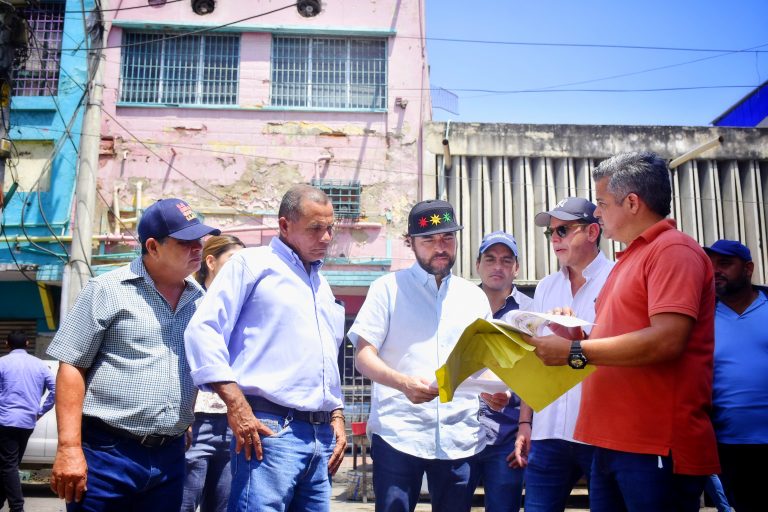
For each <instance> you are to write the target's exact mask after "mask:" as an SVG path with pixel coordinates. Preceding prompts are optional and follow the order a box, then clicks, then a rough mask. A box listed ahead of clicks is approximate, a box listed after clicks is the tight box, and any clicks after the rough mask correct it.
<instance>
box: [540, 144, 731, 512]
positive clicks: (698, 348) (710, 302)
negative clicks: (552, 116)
mask: <svg viewBox="0 0 768 512" xmlns="http://www.w3.org/2000/svg"><path fill="white" fill-rule="evenodd" d="M592 177H593V179H594V180H595V186H596V189H597V197H596V199H597V201H596V203H597V209H596V210H595V216H596V217H597V218H598V219H599V220H600V224H601V225H602V227H603V234H604V235H605V236H606V237H608V238H610V239H612V240H615V241H618V242H621V243H623V244H625V245H626V249H625V250H624V251H622V252H620V253H618V255H617V256H618V262H617V263H616V266H615V267H614V268H613V271H612V272H611V274H610V275H609V276H608V279H607V281H606V282H605V285H604V286H603V289H602V291H601V293H600V295H599V296H598V298H597V301H596V303H595V307H596V312H597V316H596V318H595V326H594V328H593V329H592V332H591V333H590V335H589V339H583V338H585V337H584V336H580V335H578V334H577V335H575V336H574V337H575V338H577V339H575V340H574V339H568V338H562V337H558V336H547V337H539V338H532V339H531V343H532V344H534V345H535V346H536V354H537V355H538V356H539V357H540V358H541V359H542V360H543V361H544V362H545V363H546V364H550V365H564V364H569V365H571V367H573V368H583V367H584V366H585V365H586V364H594V365H595V366H597V367H598V368H597V370H596V371H595V373H594V374H592V375H591V376H590V377H589V378H588V379H586V380H585V381H584V384H583V388H582V389H583V396H582V400H581V409H580V411H579V419H578V422H577V424H576V432H575V438H576V439H578V440H580V441H583V442H586V443H589V444H592V445H594V446H596V449H595V455H594V459H593V464H592V479H591V481H590V506H591V510H593V511H610V512H613V511H616V510H629V511H648V510H653V511H689V510H690V511H697V510H698V509H699V496H700V495H701V492H702V490H703V489H704V483H705V480H706V475H710V474H712V473H718V472H719V465H718V459H717V447H716V443H715V435H714V430H713V428H712V423H711V422H710V419H709V414H710V409H711V397H712V361H713V349H714V315H713V310H714V304H715V291H714V281H713V273H712V265H711V264H710V262H709V258H708V257H707V255H706V254H705V253H704V251H703V250H702V249H701V247H700V246H699V244H697V243H696V241H695V240H693V239H692V238H691V237H689V236H688V235H685V234H684V233H682V232H680V231H678V230H677V229H676V224H675V221H674V220H671V219H666V216H667V215H669V212H670V202H671V196H672V192H671V184H670V179H669V171H668V169H667V166H666V163H665V162H664V161H663V160H662V159H661V158H659V157H658V156H657V155H655V154H653V153H625V154H620V155H616V156H614V157H612V158H610V159H608V160H606V161H604V162H603V163H601V164H600V165H599V166H598V167H597V169H595V170H594V171H593V172H592Z"/></svg>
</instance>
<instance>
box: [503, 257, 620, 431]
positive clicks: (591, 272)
mask: <svg viewBox="0 0 768 512" xmlns="http://www.w3.org/2000/svg"><path fill="white" fill-rule="evenodd" d="M612 268H613V262H612V261H609V260H608V259H607V258H606V257H605V255H604V254H603V253H602V252H599V253H598V254H597V256H596V257H595V259H594V260H592V262H591V263H590V264H589V265H587V267H586V268H585V269H584V272H582V275H583V276H584V277H585V278H586V280H587V281H586V282H585V283H584V284H583V285H581V288H579V289H578V291H577V292H576V295H575V296H574V295H572V294H571V281H570V280H569V279H568V271H567V270H566V269H565V268H561V269H560V270H559V271H558V272H555V273H554V274H550V275H548V276H547V277H545V278H544V279H542V280H541V281H540V282H539V285H538V286H537V287H536V292H535V293H534V295H533V305H532V306H531V311H537V312H539V313H544V312H547V311H549V310H551V309H553V308H556V307H562V306H569V307H570V308H571V309H573V311H574V313H575V314H576V316H577V317H579V318H581V319H582V320H586V321H587V322H593V321H594V320H595V299H597V295H598V294H599V293H600V290H601V289H602V288H603V284H604V283H605V280H606V279H607V278H608V274H609V273H610V272H611V269H612ZM502 319H503V318H502ZM585 330H586V331H588V330H589V328H585ZM546 331H547V332H546V334H551V332H550V331H549V329H546ZM580 405H581V384H578V385H576V386H575V387H573V388H571V389H570V390H569V391H568V392H567V393H565V394H564V395H563V396H561V397H560V398H558V399H557V400H555V401H554V402H552V403H551V404H549V405H548V406H547V407H545V408H544V409H542V410H541V411H540V412H537V413H536V414H534V417H533V430H532V432H531V439H533V440H538V439H563V440H565V441H575V440H574V439H573V431H574V429H575V428H576V419H577V418H578V416H579V406H580ZM575 442H578V441H575Z"/></svg>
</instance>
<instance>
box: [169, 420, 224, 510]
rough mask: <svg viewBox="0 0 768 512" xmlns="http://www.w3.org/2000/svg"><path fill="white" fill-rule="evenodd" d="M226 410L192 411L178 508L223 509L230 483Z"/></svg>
mask: <svg viewBox="0 0 768 512" xmlns="http://www.w3.org/2000/svg"><path fill="white" fill-rule="evenodd" d="M231 440H232V432H231V431H230V429H229V425H228V424H227V415H226V414H200V413H198V414H196V415H195V422H194V423H193V424H192V446H190V447H189V450H187V456H186V459H187V476H186V479H185V480H184V499H183V500H182V504H181V512H195V510H197V507H198V505H199V506H200V512H225V511H226V510H227V502H228V501H229V488H230V487H231V486H232V473H231V471H230V469H229V444H230V441H231Z"/></svg>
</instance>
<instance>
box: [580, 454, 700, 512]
mask: <svg viewBox="0 0 768 512" xmlns="http://www.w3.org/2000/svg"><path fill="white" fill-rule="evenodd" d="M707 478H709V476H708V475H706V476H705V475H702V476H692V475H677V474H675V473H673V468H672V457H659V456H658V455H646V454H641V453H629V452H619V451H616V450H608V449H607V448H595V457H594V459H593V463H592V477H591V480H590V483H589V504H590V510H592V511H593V512H622V511H628V512H647V511H649V510H653V511H654V512H698V510H699V500H700V498H701V493H702V492H704V484H705V483H706V480H707Z"/></svg>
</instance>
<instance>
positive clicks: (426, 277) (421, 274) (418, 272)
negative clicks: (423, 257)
mask: <svg viewBox="0 0 768 512" xmlns="http://www.w3.org/2000/svg"><path fill="white" fill-rule="evenodd" d="M410 270H411V272H412V273H413V275H414V277H415V278H416V281H417V282H419V283H421V284H423V285H426V284H429V283H430V282H431V283H432V284H434V285H435V286H437V280H436V279H435V276H433V275H432V274H430V273H429V272H427V271H426V270H424V269H423V268H421V265H419V262H418V261H416V262H414V263H413V265H411V269H410ZM452 275H453V273H449V274H448V275H447V276H445V277H443V281H442V284H445V283H447V282H448V280H449V279H450V278H451V276H452ZM442 284H441V285H440V287H441V288H442Z"/></svg>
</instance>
